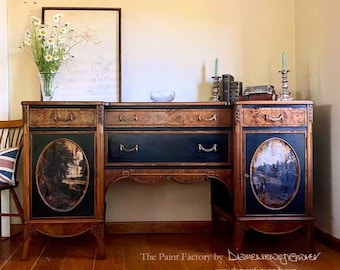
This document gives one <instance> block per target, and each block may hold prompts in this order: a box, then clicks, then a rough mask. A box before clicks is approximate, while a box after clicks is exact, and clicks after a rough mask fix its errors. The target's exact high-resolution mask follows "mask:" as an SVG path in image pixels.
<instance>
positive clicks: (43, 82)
mask: <svg viewBox="0 0 340 270" xmlns="http://www.w3.org/2000/svg"><path fill="white" fill-rule="evenodd" d="M39 78H40V90H41V96H42V100H43V101H49V100H52V99H53V96H54V93H55V78H56V73H43V72H40V73H39Z"/></svg>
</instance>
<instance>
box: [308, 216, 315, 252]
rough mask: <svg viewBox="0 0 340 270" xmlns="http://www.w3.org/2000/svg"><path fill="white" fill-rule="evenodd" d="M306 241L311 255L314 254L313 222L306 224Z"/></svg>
mask: <svg viewBox="0 0 340 270" xmlns="http://www.w3.org/2000/svg"><path fill="white" fill-rule="evenodd" d="M306 234H307V241H308V245H309V249H310V251H311V252H312V253H315V252H316V250H315V243H314V225H313V222H308V223H307V226H306Z"/></svg>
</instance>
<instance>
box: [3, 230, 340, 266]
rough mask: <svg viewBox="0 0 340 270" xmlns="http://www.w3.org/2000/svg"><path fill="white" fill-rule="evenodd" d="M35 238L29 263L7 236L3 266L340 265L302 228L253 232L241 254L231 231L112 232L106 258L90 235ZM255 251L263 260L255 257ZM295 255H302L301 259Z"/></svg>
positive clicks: (17, 241) (333, 254)
mask: <svg viewBox="0 0 340 270" xmlns="http://www.w3.org/2000/svg"><path fill="white" fill-rule="evenodd" d="M32 239H33V240H32V243H31V244H30V246H29V253H28V257H27V260H25V261H22V260H21V252H22V235H17V236H14V237H11V238H4V239H2V240H1V242H0V270H3V269H4V270H7V269H8V270H16V269H18V270H19V269H20V270H25V269H34V270H40V269H41V270H46V269H47V270H57V269H58V270H63V269H65V270H111V269H112V270H115V269H117V270H120V269H121V270H127V269H129V270H149V269H152V270H158V269H159V270H200V269H202V270H221V269H224V270H226V269H228V270H240V269H257V270H258V269H264V270H269V269H276V270H278V269H280V270H288V269H291V270H293V269H294V270H299V269H303V270H309V269H313V270H324V269H340V253H339V252H337V251H335V250H332V249H330V248H328V247H326V246H324V245H322V244H321V243H318V242H316V249H317V254H312V255H310V254H309V252H308V249H307V243H306V241H305V237H304V235H302V234H301V233H300V232H296V233H292V234H289V235H276V236H273V235H264V234H260V233H256V232H251V233H248V234H247V235H246V238H245V242H244V249H243V250H242V252H239V253H236V252H233V249H232V240H231V235H230V234H228V233H224V234H210V233H201V234H123V235H119V234H110V235H106V259H105V260H96V259H95V257H96V252H97V249H96V241H95V239H94V237H93V236H92V235H91V234H84V235H81V236H76V237H70V238H53V237H47V236H44V235H41V234H36V235H34V237H33V238H32ZM276 254H278V255H276ZM256 255H257V256H262V257H261V258H262V259H261V260H259V259H254V257H252V256H256ZM283 255H285V256H286V257H285V258H286V260H283V259H281V260H279V259H278V257H277V256H281V257H280V258H282V256H283ZM295 255H298V256H300V257H299V260H298V261H295V259H296V258H297V256H295ZM308 255H309V256H310V257H309V259H307V258H308V257H306V256H308ZM237 256H239V257H237ZM266 256H267V257H266ZM275 256H276V257H275ZM313 256H314V257H313ZM246 257H247V258H246ZM287 258H289V259H287ZM312 258H314V260H312Z"/></svg>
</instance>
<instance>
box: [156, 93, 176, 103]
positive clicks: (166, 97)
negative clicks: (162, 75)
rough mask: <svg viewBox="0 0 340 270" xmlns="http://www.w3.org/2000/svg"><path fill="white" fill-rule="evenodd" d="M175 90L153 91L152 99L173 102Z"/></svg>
mask: <svg viewBox="0 0 340 270" xmlns="http://www.w3.org/2000/svg"><path fill="white" fill-rule="evenodd" d="M175 95H176V93H175V91H152V92H151V93H150V99H151V100H152V101H153V102H171V101H173V100H174V99H175Z"/></svg>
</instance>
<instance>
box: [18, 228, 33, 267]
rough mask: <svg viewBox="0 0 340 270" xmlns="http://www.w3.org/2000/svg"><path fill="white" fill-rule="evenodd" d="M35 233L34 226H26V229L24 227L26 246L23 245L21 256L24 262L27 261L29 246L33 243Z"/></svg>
mask: <svg viewBox="0 0 340 270" xmlns="http://www.w3.org/2000/svg"><path fill="white" fill-rule="evenodd" d="M33 231H34V226H32V225H25V227H24V245H23V250H22V256H21V259H22V260H26V258H27V253H28V246H29V244H30V242H31V238H32V235H33Z"/></svg>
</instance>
